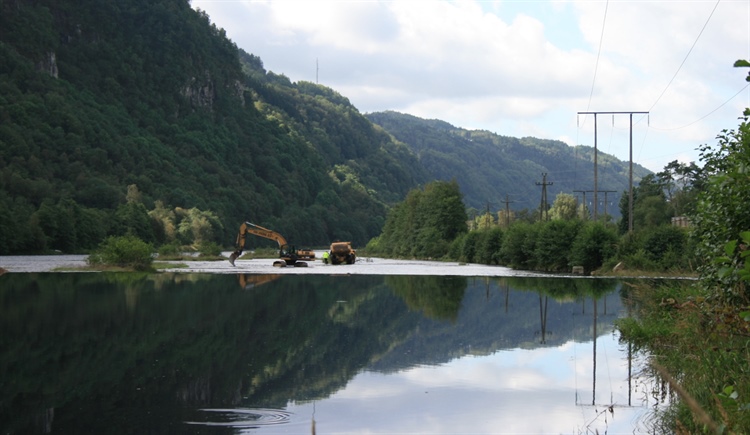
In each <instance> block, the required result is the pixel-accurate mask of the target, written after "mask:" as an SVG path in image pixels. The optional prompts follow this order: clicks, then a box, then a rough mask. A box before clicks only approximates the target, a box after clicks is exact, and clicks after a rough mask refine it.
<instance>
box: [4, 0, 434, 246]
mask: <svg viewBox="0 0 750 435" xmlns="http://www.w3.org/2000/svg"><path fill="white" fill-rule="evenodd" d="M240 57H241V58H242V61H241V60H240ZM0 89H2V92H0V120H1V121H0V254H8V253H24V252H41V251H45V250H50V249H58V250H62V251H64V252H76V251H81V250H86V249H90V248H92V247H94V246H96V245H97V244H98V243H99V242H100V241H101V240H102V239H103V238H104V237H105V236H107V235H121V234H124V233H126V232H131V233H135V235H137V236H139V237H141V238H142V239H145V240H147V241H149V242H153V243H154V244H155V245H157V246H158V245H159V244H162V243H166V242H170V241H173V240H174V239H177V241H182V242H198V241H206V240H211V241H215V242H217V243H219V244H221V245H223V246H227V245H231V244H232V243H233V241H234V238H235V234H236V231H237V229H238V228H239V225H240V224H241V223H242V222H243V221H244V220H250V221H252V222H255V223H258V224H261V225H264V226H267V227H270V228H272V229H274V230H277V231H279V232H281V233H282V234H284V235H285V236H286V237H287V239H288V240H290V241H291V242H293V243H296V244H298V245H324V244H327V243H330V241H332V240H335V239H345V240H352V241H354V242H355V243H356V244H359V245H364V244H365V243H366V242H367V241H368V240H369V239H370V238H371V237H373V236H375V235H377V234H379V232H380V230H381V228H382V224H383V222H384V218H385V215H386V212H387V207H388V204H390V203H393V202H396V201H400V200H401V199H402V198H403V197H404V196H405V194H406V193H407V192H408V191H409V189H411V188H413V187H414V186H416V185H419V184H421V183H424V182H425V181H428V180H427V179H426V173H425V172H424V171H422V170H421V169H420V166H419V165H418V164H417V161H416V159H415V157H414V156H413V154H411V153H410V151H409V150H408V149H407V148H405V147H404V146H403V145H399V144H396V143H394V141H393V140H392V139H391V137H390V136H389V135H387V134H386V133H385V132H383V131H382V130H380V129H379V128H376V127H375V126H374V125H373V124H371V123H370V122H369V121H367V119H366V118H364V117H363V116H362V115H361V114H360V113H359V112H358V110H357V109H356V108H355V107H353V106H352V105H351V104H350V103H349V101H348V100H347V99H346V98H344V97H343V96H341V95H339V94H337V93H336V92H334V91H332V90H331V89H328V88H325V87H323V86H318V85H316V84H312V83H304V82H302V83H291V82H290V81H289V80H288V79H287V78H286V77H284V76H283V75H276V74H273V73H271V72H267V71H265V70H264V68H263V64H262V62H261V60H260V59H258V58H257V57H254V56H252V55H249V54H246V53H244V52H241V51H240V50H239V49H238V47H237V46H236V45H235V44H234V43H233V42H231V41H230V40H229V39H227V37H226V35H225V33H224V31H223V30H222V29H219V28H217V27H216V26H215V25H213V24H211V22H210V18H209V17H208V16H207V15H206V14H205V13H202V12H199V11H195V10H193V9H192V8H191V7H190V4H189V2H188V1H186V0H118V1H112V0H33V1H32V0H12V1H0ZM155 222H157V223H159V224H158V225H155ZM207 223H210V224H207ZM260 242H263V240H260ZM271 243H272V242H271ZM254 245H255V246H257V244H255V242H254Z"/></svg>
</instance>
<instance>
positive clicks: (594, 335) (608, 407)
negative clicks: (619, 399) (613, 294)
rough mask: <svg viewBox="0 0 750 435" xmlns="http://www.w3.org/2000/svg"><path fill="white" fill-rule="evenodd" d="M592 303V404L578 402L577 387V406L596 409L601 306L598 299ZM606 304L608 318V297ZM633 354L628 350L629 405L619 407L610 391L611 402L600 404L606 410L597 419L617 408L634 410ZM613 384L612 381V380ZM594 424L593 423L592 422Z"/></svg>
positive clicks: (599, 412) (605, 311)
mask: <svg viewBox="0 0 750 435" xmlns="http://www.w3.org/2000/svg"><path fill="white" fill-rule="evenodd" d="M592 301H593V303H594V313H593V325H592V326H593V327H592V341H593V349H592V353H593V368H592V372H593V373H592V382H591V403H590V404H587V403H579V401H578V391H577V387H576V406H581V407H594V408H596V406H597V404H596V342H597V340H596V339H597V321H598V320H599V306H598V305H599V304H598V300H597V299H596V298H592ZM585 304H586V299H585V298H584V299H583V306H584V307H585ZM603 304H604V314H603V315H604V316H607V315H608V314H607V297H606V296H605V297H604V300H603ZM585 311H586V310H585V308H584V309H583V310H582V313H585ZM631 360H632V353H631V351H630V348H628V404H627V405H617V404H616V403H615V402H614V398H613V397H612V396H611V395H612V392H611V391H610V401H609V403H608V404H601V403H600V404H599V406H603V407H604V409H603V410H601V411H598V412H597V415H596V416H597V418H598V417H599V416H601V415H602V414H605V413H607V412H609V413H610V414H612V415H614V412H615V411H614V409H615V408H632V407H633V405H632V403H631V395H632V363H631ZM610 382H611V379H610ZM592 422H593V421H592Z"/></svg>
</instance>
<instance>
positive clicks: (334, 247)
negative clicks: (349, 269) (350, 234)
mask: <svg viewBox="0 0 750 435" xmlns="http://www.w3.org/2000/svg"><path fill="white" fill-rule="evenodd" d="M328 260H329V261H330V262H331V264H354V262H355V261H357V251H355V250H354V248H352V242H333V243H331V249H330V251H329V252H328Z"/></svg>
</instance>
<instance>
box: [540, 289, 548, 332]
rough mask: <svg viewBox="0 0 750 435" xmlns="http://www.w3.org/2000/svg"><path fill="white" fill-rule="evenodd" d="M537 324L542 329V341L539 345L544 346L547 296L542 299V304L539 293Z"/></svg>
mask: <svg viewBox="0 0 750 435" xmlns="http://www.w3.org/2000/svg"><path fill="white" fill-rule="evenodd" d="M539 322H540V324H541V328H542V330H541V335H542V340H541V341H540V343H542V344H545V343H546V342H547V296H545V297H544V302H543V303H542V294H541V293H539Z"/></svg>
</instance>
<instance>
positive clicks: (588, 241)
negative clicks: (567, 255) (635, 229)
mask: <svg viewBox="0 0 750 435" xmlns="http://www.w3.org/2000/svg"><path fill="white" fill-rule="evenodd" d="M617 241H618V238H617V233H616V231H615V229H614V228H613V227H611V226H610V225H607V224H603V223H601V222H589V223H586V225H584V226H583V228H581V230H580V231H579V232H578V235H577V236H576V239H575V241H574V242H573V249H572V258H571V260H572V262H573V264H574V265H576V266H583V270H584V272H585V273H591V272H593V271H594V270H596V269H598V268H599V267H601V265H602V264H604V262H605V261H606V260H607V259H609V258H610V257H612V256H613V255H614V254H615V252H616V245H617Z"/></svg>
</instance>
